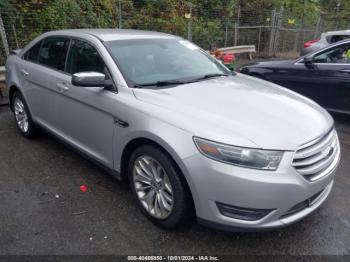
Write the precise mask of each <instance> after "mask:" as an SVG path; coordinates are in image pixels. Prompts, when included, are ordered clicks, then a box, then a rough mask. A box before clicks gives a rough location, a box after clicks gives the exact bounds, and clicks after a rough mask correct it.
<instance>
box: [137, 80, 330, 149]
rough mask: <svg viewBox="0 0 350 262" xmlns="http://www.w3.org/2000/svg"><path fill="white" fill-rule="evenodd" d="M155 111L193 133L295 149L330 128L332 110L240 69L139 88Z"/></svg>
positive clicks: (225, 140)
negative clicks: (172, 84) (226, 74)
mask: <svg viewBox="0 0 350 262" xmlns="http://www.w3.org/2000/svg"><path fill="white" fill-rule="evenodd" d="M134 94H135V97H136V98H137V99H139V100H141V101H143V102H146V103H148V104H152V105H154V106H155V108H154V109H155V110H154V109H153V110H152V115H154V116H155V117H158V118H161V119H163V120H164V121H166V122H168V123H171V124H173V125H175V126H177V127H180V128H182V129H185V130H187V131H189V132H191V133H192V134H193V135H194V136H199V137H203V138H206V139H210V140H214V141H218V142H222V143H226V144H232V145H237V146H246V147H257V148H264V149H277V150H295V149H296V148H297V147H299V146H300V145H302V144H304V143H306V142H309V141H311V140H313V139H315V138H317V137H319V136H321V135H323V134H325V133H326V132H327V131H328V130H329V129H330V128H331V127H332V125H333V119H332V118H331V117H330V115H329V114H328V113H327V112H326V111H325V110H324V109H322V108H321V107H320V106H318V105H317V104H316V103H314V102H313V101H311V100H310V99H308V98H305V97H303V96H301V95H298V94H296V93H294V92H292V91H289V90H287V89H284V88H282V87H279V86H277V85H275V84H272V83H269V82H266V81H262V80H259V79H256V78H252V77H249V76H245V75H242V74H238V75H236V76H230V77H219V78H214V79H210V80H206V81H200V82H196V83H190V84H185V85H179V86H176V87H170V88H163V89H134Z"/></svg>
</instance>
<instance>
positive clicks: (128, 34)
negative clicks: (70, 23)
mask: <svg viewBox="0 0 350 262" xmlns="http://www.w3.org/2000/svg"><path fill="white" fill-rule="evenodd" d="M50 33H60V34H67V35H72V34H74V33H83V34H89V35H93V36H95V37H97V38H98V39H100V40H101V41H104V42H105V41H106V42H107V41H114V40H127V39H152V38H158V39H159V38H166V39H181V38H180V37H178V36H174V35H170V34H166V33H160V32H153V31H144V30H133V29H113V28H103V29H101V28H96V29H67V30H59V31H54V32H50Z"/></svg>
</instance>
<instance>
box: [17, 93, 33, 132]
mask: <svg viewBox="0 0 350 262" xmlns="http://www.w3.org/2000/svg"><path fill="white" fill-rule="evenodd" d="M12 108H13V113H14V116H15V120H16V124H17V127H18V129H19V131H20V132H21V134H22V135H23V136H25V137H28V138H32V137H34V136H35V135H36V133H37V128H36V126H35V124H34V123H33V120H32V117H31V114H30V112H29V109H28V106H27V103H26V101H25V100H24V98H23V96H22V95H21V93H19V92H16V93H14V95H13V97H12Z"/></svg>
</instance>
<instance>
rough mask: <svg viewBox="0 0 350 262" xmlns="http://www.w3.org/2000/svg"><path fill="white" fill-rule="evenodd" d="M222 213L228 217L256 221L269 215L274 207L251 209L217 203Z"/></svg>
mask: <svg viewBox="0 0 350 262" xmlns="http://www.w3.org/2000/svg"><path fill="white" fill-rule="evenodd" d="M216 204H217V206H218V209H219V211H220V213H221V214H222V215H224V216H226V217H232V218H235V219H240V220H247V221H256V220H259V219H261V218H263V217H265V216H267V215H268V214H269V213H270V212H271V211H272V210H273V209H250V208H243V207H235V206H230V205H226V204H222V203H216Z"/></svg>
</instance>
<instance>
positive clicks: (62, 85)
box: [56, 83, 69, 92]
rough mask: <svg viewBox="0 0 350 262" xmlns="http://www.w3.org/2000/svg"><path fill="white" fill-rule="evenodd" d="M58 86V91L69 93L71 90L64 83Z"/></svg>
mask: <svg viewBox="0 0 350 262" xmlns="http://www.w3.org/2000/svg"><path fill="white" fill-rule="evenodd" d="M56 86H57V89H58V90H60V91H65V92H67V91H68V90H69V87H68V86H66V85H65V84H64V83H57V84H56Z"/></svg>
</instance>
